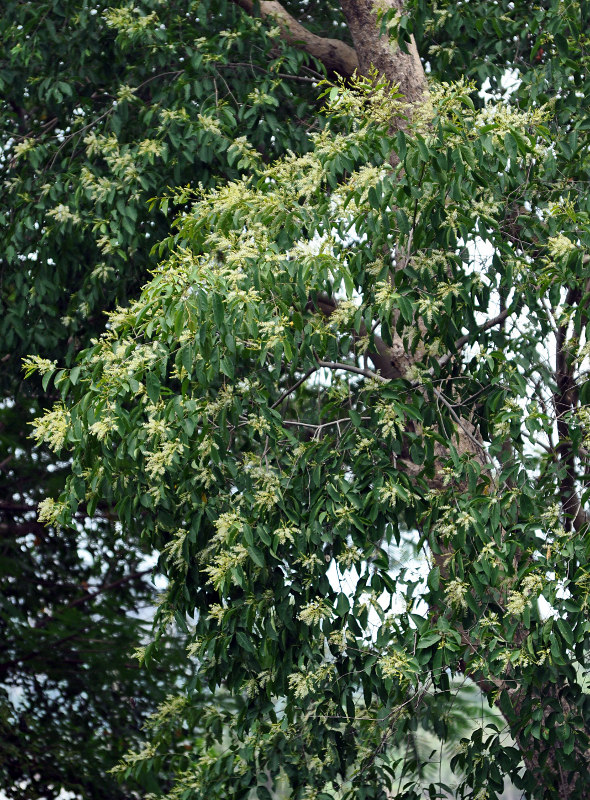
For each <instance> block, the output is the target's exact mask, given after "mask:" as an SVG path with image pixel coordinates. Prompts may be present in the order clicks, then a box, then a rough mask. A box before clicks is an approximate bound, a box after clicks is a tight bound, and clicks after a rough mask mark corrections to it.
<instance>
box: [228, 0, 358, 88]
mask: <svg viewBox="0 0 590 800" xmlns="http://www.w3.org/2000/svg"><path fill="white" fill-rule="evenodd" d="M234 2H236V3H237V4H238V5H239V6H241V8H243V9H244V11H247V12H248V14H254V13H255V11H256V9H255V5H254V0H234ZM260 15H261V17H263V18H266V17H270V18H271V19H272V20H273V21H274V22H276V24H277V25H278V26H279V27H280V29H281V31H282V35H283V37H284V39H285V41H287V42H289V44H293V45H295V46H296V47H300V48H301V49H302V50H305V52H306V53H309V54H310V55H311V56H314V57H315V58H317V59H318V60H319V61H321V62H322V63H323V64H324V66H325V67H326V69H327V70H328V72H332V73H334V72H336V73H338V74H339V75H342V76H343V77H344V78H347V77H349V76H350V75H352V73H353V72H354V71H355V70H356V69H358V67H359V60H358V58H357V54H356V52H355V51H354V49H353V48H352V47H350V45H347V44H346V42H341V41H340V40H339V39H328V38H324V37H323V36H316V34H315V33H311V32H310V31H308V30H307V28H304V27H303V25H301V24H300V23H299V22H297V20H296V19H295V18H294V17H292V16H291V14H289V12H288V11H286V9H284V8H283V6H282V5H281V4H280V3H278V2H276V0H261V2H260Z"/></svg>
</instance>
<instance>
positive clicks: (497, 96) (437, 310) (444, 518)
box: [28, 0, 590, 800]
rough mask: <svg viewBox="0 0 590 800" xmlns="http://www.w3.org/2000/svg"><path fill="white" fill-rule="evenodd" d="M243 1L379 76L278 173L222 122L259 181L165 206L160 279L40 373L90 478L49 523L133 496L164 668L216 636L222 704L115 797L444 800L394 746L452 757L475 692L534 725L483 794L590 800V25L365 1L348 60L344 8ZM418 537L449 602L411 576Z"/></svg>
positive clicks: (53, 507)
mask: <svg viewBox="0 0 590 800" xmlns="http://www.w3.org/2000/svg"><path fill="white" fill-rule="evenodd" d="M239 5H240V7H241V8H242V9H243V10H245V13H243V14H241V15H237V13H236V8H235V7H233V6H231V5H228V6H223V9H224V11H225V12H227V13H230V14H232V15H233V14H236V15H235V16H232V21H233V22H234V23H235V28H234V29H232V30H228V31H227V32H226V33H224V37H225V38H226V39H228V40H231V41H232V42H242V43H245V42H247V41H252V39H251V38H250V37H251V36H252V30H253V29H254V28H253V23H252V20H254V22H255V24H256V25H255V30H256V35H257V36H258V37H262V36H264V35H266V36H268V37H270V40H271V41H273V42H274V43H275V44H274V45H273V46H274V47H285V48H287V52H289V53H290V52H292V49H291V48H292V47H299V48H300V50H301V52H307V53H309V54H311V55H312V56H313V57H314V58H323V59H324V60H325V62H324V63H325V67H326V71H327V72H329V73H331V72H335V71H337V70H340V72H341V73H343V72H346V65H347V64H348V65H349V66H350V72H349V73H347V74H345V75H343V76H342V78H341V79H339V80H335V82H333V83H332V84H329V85H327V86H324V87H323V88H322V87H318V88H317V91H318V92H319V91H323V102H324V103H325V106H324V108H323V109H322V110H317V109H316V111H315V115H314V118H315V119H317V120H318V121H319V120H321V122H320V124H318V125H317V128H315V129H314V130H313V132H312V133H310V135H309V137H308V139H307V140H306V143H305V145H304V146H302V147H301V148H299V149H297V148H291V149H290V150H289V151H288V152H287V153H286V154H285V155H283V156H279V157H278V158H275V157H274V154H273V155H272V156H271V157H270V158H269V153H268V150H267V148H266V147H264V146H261V143H259V142H258V143H257V142H256V141H254V136H255V134H254V133H253V132H252V133H251V134H246V135H244V136H240V137H238V138H237V139H233V140H232V141H229V139H228V135H227V132H226V131H224V129H223V128H222V127H221V125H222V121H223V120H224V119H225V118H226V114H227V109H228V106H230V104H231V102H232V99H231V98H230V96H229V94H228V95H227V97H226V98H224V99H220V98H216V103H215V104H214V105H213V104H212V105H211V107H210V109H209V110H208V113H207V114H206V115H204V114H203V113H201V116H202V117H203V118H202V119H201V120H200V123H201V125H203V126H204V128H205V129H206V130H207V132H208V133H209V134H210V136H211V137H212V140H213V141H216V142H217V143H218V145H219V147H220V149H222V150H223V152H227V161H228V163H229V164H230V165H232V166H233V165H237V169H238V170H239V171H240V172H241V174H240V175H239V176H233V175H226V176H223V179H222V176H221V175H219V176H218V180H217V181H216V183H215V185H213V186H209V187H208V186H200V187H194V188H192V189H191V188H190V187H188V188H181V189H179V190H177V191H176V192H171V193H169V196H164V197H162V198H161V200H160V207H161V208H163V209H166V208H167V207H168V205H169V203H170V201H171V200H173V201H174V202H175V203H176V204H177V205H178V215H177V218H176V221H175V229H174V232H173V234H172V235H170V236H169V237H167V238H166V239H165V240H164V241H162V242H161V244H160V246H159V247H158V248H157V252H158V255H159V257H160V259H161V261H160V264H159V265H158V267H157V268H156V269H155V271H154V275H153V278H152V280H151V281H150V282H149V283H148V284H147V285H146V286H145V287H144V288H143V290H142V291H141V293H140V294H139V296H138V297H137V298H136V299H134V300H133V301H131V302H130V303H129V304H128V305H126V306H125V307H121V308H119V309H118V310H116V311H115V312H114V313H113V314H111V315H110V317H109V325H108V328H107V330H106V332H105V333H104V334H103V335H102V337H101V338H100V339H99V340H98V341H97V342H96V343H94V344H93V345H92V346H91V347H89V348H88V349H87V350H85V351H84V353H82V354H81V355H80V356H79V358H78V360H77V362H76V365H75V366H73V367H71V369H70V368H68V369H65V370H63V369H62V370H57V368H56V365H55V364H54V363H53V361H51V360H43V359H41V358H39V357H37V358H33V359H31V360H30V361H29V362H28V364H29V367H30V369H37V370H39V371H40V372H41V373H42V374H43V379H44V382H45V385H46V386H49V385H53V386H54V387H55V390H56V391H59V392H60V393H61V398H62V399H61V401H59V402H58V403H57V404H56V405H55V406H54V408H53V410H52V411H50V412H49V413H48V414H46V415H45V416H44V417H42V418H40V419H38V420H37V422H36V436H37V438H38V439H39V440H42V441H45V442H46V443H48V444H49V445H51V447H53V448H54V449H55V450H56V451H57V452H61V450H62V449H64V452H67V453H68V455H69V457H71V460H72V467H71V475H70V477H69V478H68V481H67V484H66V488H65V490H64V492H63V493H62V495H61V496H60V498H59V500H51V499H47V500H45V501H44V503H43V504H42V506H41V516H42V518H43V519H44V520H45V521H47V522H49V523H50V524H51V525H54V526H57V525H65V524H68V523H69V521H70V520H71V515H72V513H73V512H75V510H76V509H77V508H78V506H79V504H80V503H85V504H87V508H88V510H89V513H91V514H92V513H93V509H94V508H95V507H96V504H97V502H98V501H99V500H101V501H104V500H105V498H106V499H108V501H109V504H113V505H114V507H115V508H116V512H117V514H118V517H119V519H120V520H121V522H122V524H123V525H124V527H125V530H129V531H134V530H135V531H141V534H142V536H143V537H144V540H147V541H149V542H150V544H151V545H152V546H153V547H155V548H157V549H158V550H159V551H160V553H161V559H160V566H161V568H162V569H163V570H164V571H165V573H166V575H167V578H168V581H169V584H168V589H167V591H166V593H165V596H164V598H163V600H162V602H161V604H160V607H159V611H158V615H157V618H158V623H159V631H158V634H157V635H156V638H155V640H154V642H153V643H151V644H150V645H148V646H147V647H146V649H145V651H144V660H145V661H146V662H147V663H148V664H149V663H154V662H155V663H157V660H158V658H159V655H158V649H159V648H158V643H159V637H160V636H163V632H164V631H166V629H167V627H168V626H169V625H171V624H173V623H174V622H176V624H177V625H180V626H183V625H185V624H186V620H187V619H190V620H191V621H192V622H191V624H192V625H193V626H194V629H193V631H192V634H191V635H192V638H193V643H192V646H191V648H190V653H191V654H192V656H193V658H194V659H195V666H194V676H193V678H192V679H191V681H190V682H189V683H188V684H187V685H186V688H185V691H184V692H182V693H181V694H179V695H178V697H176V698H175V699H170V700H169V701H168V702H167V703H166V704H165V705H164V706H163V707H162V708H161V710H160V712H159V714H158V715H156V716H155V717H154V718H153V720H152V735H151V739H150V741H149V743H148V744H147V745H146V747H145V748H144V749H143V750H142V751H140V752H136V753H132V754H129V755H128V756H127V757H126V760H125V761H124V762H123V764H122V765H121V767H120V771H121V773H122V774H124V775H132V774H141V773H142V772H143V773H148V774H149V773H150V771H151V772H153V773H154V774H157V773H158V772H160V771H161V770H162V769H165V771H167V772H168V773H169V774H172V775H174V778H175V783H174V786H173V788H172V790H171V791H170V792H169V796H170V797H182V798H185V797H195V798H196V797H202V796H205V795H207V796H209V797H222V796H224V797H225V796H228V795H229V796H232V797H242V796H245V795H246V794H248V793H249V792H250V791H251V790H252V789H256V792H257V795H258V797H261V798H267V797H269V794H270V792H272V791H276V790H277V789H279V788H281V789H283V788H284V789H285V790H286V791H288V793H289V795H290V796H294V797H310V798H311V797H318V798H322V800H325V798H327V797H342V796H355V797H367V798H369V797H387V796H398V797H405V798H411V797H418V796H420V792H421V788H420V784H419V781H418V779H417V776H416V773H414V772H412V771H408V770H407V769H406V768H405V764H404V761H403V757H402V756H400V750H399V745H401V744H403V743H404V742H405V741H406V739H407V737H408V735H409V732H410V731H412V730H414V729H415V727H416V726H417V725H418V724H421V725H423V726H424V727H426V728H427V729H431V730H434V732H435V733H436V734H437V735H438V736H440V737H441V738H443V739H444V737H445V735H446V731H445V728H446V717H447V712H448V705H449V703H450V701H451V695H452V692H451V677H452V676H454V675H464V676H469V677H470V678H471V679H472V680H473V681H474V682H475V683H476V684H477V685H478V686H479V688H480V689H481V691H482V692H483V693H484V695H485V696H486V697H487V698H488V700H489V702H490V704H491V705H495V706H496V707H497V708H498V709H499V710H500V712H501V714H502V716H503V718H504V721H505V729H502V728H500V727H499V726H497V725H494V724H493V723H492V724H490V725H488V726H487V727H485V728H478V729H476V730H475V731H474V732H473V734H472V735H471V737H470V738H466V739H465V740H464V742H463V743H462V744H463V746H462V748H461V750H460V751H459V752H458V754H457V755H456V756H455V757H454V759H453V763H452V765H453V767H454V768H455V770H456V772H457V775H458V779H459V781H460V786H459V787H458V788H457V790H456V791H457V793H458V795H459V796H471V797H479V798H483V797H490V798H493V797H497V796H498V793H499V792H500V791H501V790H502V786H503V781H504V778H505V777H507V776H509V777H510V778H511V779H512V780H513V782H514V784H515V785H516V786H518V787H519V788H521V789H522V790H523V791H524V793H525V795H526V796H530V797H539V798H549V797H551V798H554V797H560V798H566V797H567V798H575V797H580V798H582V797H584V796H585V793H586V783H587V781H586V778H585V776H586V773H587V767H588V745H589V743H588V726H587V722H586V717H587V714H588V704H589V697H588V694H587V691H586V682H585V673H584V661H585V654H586V651H587V644H588V643H587V637H588V633H587V632H588V623H587V603H588V595H589V591H590V588H589V584H588V573H587V568H586V561H587V549H588V544H589V540H588V521H587V516H586V510H585V504H586V502H587V497H588V493H587V486H586V480H587V479H586V474H585V473H586V460H587V457H588V449H587V448H588V438H589V436H590V417H589V415H588V410H587V407H586V402H587V399H588V398H587V394H588V392H587V387H588V382H587V371H588V360H587V359H588V353H589V347H588V345H587V342H586V329H587V311H586V308H587V300H588V292H587V265H588V263H589V260H590V259H589V257H588V255H587V253H586V251H587V248H588V244H589V234H590V230H589V224H588V219H589V218H588V210H589V209H588V193H587V191H586V183H585V181H586V180H587V174H588V165H589V156H588V149H587V148H588V140H587V127H588V122H587V118H586V115H585V113H584V111H585V108H584V97H585V96H587V93H588V89H589V88H590V87H589V86H588V77H587V70H586V71H585V67H586V65H587V60H588V53H587V45H588V42H587V36H586V33H585V32H586V30H587V27H588V8H587V5H586V4H583V5H578V6H576V5H574V4H564V3H559V2H554V1H553V0H547V1H546V2H542V3H535V4H532V5H531V4H530V3H526V4H525V3H519V2H516V3H511V4H510V6H508V4H506V6H504V5H501V4H499V5H495V6H490V5H489V4H487V3H486V4H484V3H479V2H472V3H469V5H468V6H464V5H456V4H449V3H440V4H438V5H437V6H436V8H433V7H431V5H430V4H426V3H423V2H421V1H420V0H412V2H408V3H406V4H405V5H404V6H403V7H402V5H401V3H396V2H393V1H392V2H380V3H378V4H377V3H376V4H375V5H373V3H372V2H371V0H342V2H341V8H342V12H343V15H344V19H345V20H346V25H347V35H348V36H349V42H344V41H343V42H341V43H340V44H338V43H337V42H334V41H331V42H329V43H326V42H325V41H324V42H322V41H321V39H318V37H319V36H320V33H321V32H322V24H323V25H324V28H325V31H326V32H329V31H332V30H333V28H332V26H331V25H330V24H329V20H336V19H337V16H336V13H335V12H334V16H332V9H331V8H328V9H325V10H324V9H323V8H322V10H317V9H316V8H315V6H314V5H313V4H301V5H300V4H299V3H295V2H293V3H291V4H289V6H288V7H286V6H285V7H283V6H279V4H278V3H275V2H270V3H269V2H261V3H260V4H250V3H249V2H247V1H246V0H240V3H239ZM129 13H133V14H135V13H136V12H129ZM137 13H138V14H141V12H137ZM148 16H149V15H148ZM148 16H140V17H138V18H140V19H141V20H142V22H141V23H138V22H137V19H136V18H135V17H133V21H134V22H135V27H136V28H140V29H141V32H140V33H139V34H138V36H140V37H141V36H146V37H147V36H148V31H150V30H151V34H150V35H155V33H154V31H155V30H156V29H159V28H158V25H159V17H158V16H157V15H155V16H153V17H151V19H148ZM199 18H201V14H200V15H199ZM121 19H122V17H121V15H119V17H118V20H119V22H118V24H119V25H122V24H123V23H121ZM125 19H128V17H125ZM261 19H262V23H261V22H260V20H261ZM144 20H145V21H144ZM295 20H300V21H301V24H302V25H304V26H305V27H307V28H308V29H309V30H310V31H312V33H313V35H311V34H310V35H307V34H306V33H305V32H303V31H302V30H301V29H300V28H298V27H297V25H296V22H295ZM125 24H127V23H125ZM134 30H135V28H134ZM166 30H167V29H166ZM263 31H265V34H263V33H262V32H263ZM204 46H205V45H204ZM216 46H218V44H217V43H216ZM239 46H240V45H236V47H238V48H239ZM241 46H244V44H242V45H241ZM351 46H352V48H353V50H354V52H353V50H352V49H351ZM271 53H272V50H269V51H267V57H270V55H271ZM419 56H420V57H421V59H422V61H421V59H420V57H419ZM336 61H337V66H336ZM422 63H426V64H427V65H428V82H427V81H426V78H425V76H424V72H423V69H422ZM355 65H358V72H357V73H354V68H355ZM261 68H262V67H261ZM507 71H510V76H511V79H512V86H511V89H510V91H508V90H503V89H502V80H503V78H505V76H506V74H507ZM443 79H444V80H443ZM286 80H287V79H285V81H286ZM282 81H283V79H282V78H280V76H277V83H276V85H275V86H269V87H268V90H267V93H265V95H264V99H263V100H260V98H261V95H260V94H257V95H256V97H257V98H258V99H259V100H260V102H261V104H262V105H265V104H266V105H268V104H271V105H273V103H272V99H273V98H274V97H275V94H274V93H275V92H276V91H277V89H278V86H279V85H283V83H282ZM484 85H485V86H488V88H489V90H490V91H491V92H492V93H493V96H492V99H490V100H488V102H485V103H484V101H483V99H482V97H481V94H479V93H478V90H479V89H481V88H482V87H483V86H484ZM306 91H309V87H306ZM275 107H276V105H275ZM311 108H312V107H311V105H308V106H306V113H310V114H311ZM205 117H206V118H205ZM283 122H285V124H286V120H284V118H283ZM256 129H257V126H256V125H253V128H252V131H255V130H256ZM282 130H283V127H282V124H281V122H277V131H282ZM283 141H284V140H283ZM72 363H73V362H72ZM412 536H416V537H417V539H418V542H419V546H420V547H421V548H424V549H426V551H427V554H428V559H429V570H428V576H427V579H426V580H425V581H421V580H420V579H419V578H416V576H413V575H412V574H410V573H409V572H408V571H407V570H403V569H396V567H395V564H394V563H393V561H392V551H391V547H392V546H393V545H400V544H401V543H402V541H403V540H404V539H405V538H408V537H410V538H411V537H412ZM400 597H401V598H403V600H404V603H403V606H400V603H399V599H400ZM219 692H222V693H227V694H228V695H229V697H230V698H231V699H232V700H233V703H234V705H233V706H232V705H226V706H225V707H224V710H222V709H221V708H219V707H217V706H216V705H215V704H214V700H215V696H216V694H218V693H219ZM194 727H197V728H200V731H199V735H198V736H190V735H188V734H187V731H189V730H191V729H192V728H194ZM506 731H508V732H509V733H510V735H511V737H512V744H506V741H505V732H506ZM163 765H165V768H164V766H163ZM427 791H428V796H430V797H435V796H444V793H445V792H447V791H448V787H445V786H444V785H442V782H441V781H440V780H439V781H437V780H433V781H431V783H430V786H429V787H428V789H427Z"/></svg>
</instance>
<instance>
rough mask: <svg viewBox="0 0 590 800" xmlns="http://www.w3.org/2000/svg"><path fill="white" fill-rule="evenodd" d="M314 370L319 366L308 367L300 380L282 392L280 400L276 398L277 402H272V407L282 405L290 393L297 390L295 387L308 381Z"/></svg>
mask: <svg viewBox="0 0 590 800" xmlns="http://www.w3.org/2000/svg"><path fill="white" fill-rule="evenodd" d="M314 372H317V367H312V368H311V369H308V370H307V372H306V373H305V375H303V376H302V377H301V378H299V380H298V381H295V383H294V384H293V386H290V387H289V388H288V389H285V391H284V392H283V394H282V395H281V396H280V397H279V399H278V400H276V401H275V402H274V403H273V404H272V406H271V408H276V407H277V406H280V405H281V403H282V402H283V400H285V399H286V398H287V397H289V395H290V394H292V393H293V392H294V391H295V389H298V388H299V387H300V386H301V384H302V383H305V381H306V380H307V379H308V378H309V377H310V376H311V375H313V373H314Z"/></svg>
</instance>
